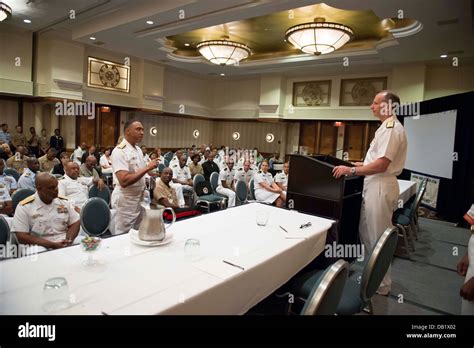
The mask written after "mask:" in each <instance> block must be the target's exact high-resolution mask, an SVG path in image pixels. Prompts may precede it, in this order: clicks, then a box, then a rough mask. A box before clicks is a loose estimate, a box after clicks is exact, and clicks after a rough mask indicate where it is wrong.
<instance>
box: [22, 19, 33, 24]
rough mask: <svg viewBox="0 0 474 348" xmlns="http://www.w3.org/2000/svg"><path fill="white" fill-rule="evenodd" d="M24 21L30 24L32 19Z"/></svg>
mask: <svg viewBox="0 0 474 348" xmlns="http://www.w3.org/2000/svg"><path fill="white" fill-rule="evenodd" d="M23 22H25V23H28V24H30V23H31V20H29V19H24V20H23Z"/></svg>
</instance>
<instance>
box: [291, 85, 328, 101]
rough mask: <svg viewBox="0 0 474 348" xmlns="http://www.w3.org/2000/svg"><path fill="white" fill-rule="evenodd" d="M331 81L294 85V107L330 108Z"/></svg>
mask: <svg viewBox="0 0 474 348" xmlns="http://www.w3.org/2000/svg"><path fill="white" fill-rule="evenodd" d="M330 104H331V81H330V80H327V81H305V82H295V83H294V84H293V106H313V107H314V106H330Z"/></svg>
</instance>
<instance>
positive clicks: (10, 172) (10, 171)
mask: <svg viewBox="0 0 474 348" xmlns="http://www.w3.org/2000/svg"><path fill="white" fill-rule="evenodd" d="M3 173H4V174H5V175H11V176H13V177H14V178H15V180H16V181H17V182H18V180H20V173H18V172H17V171H16V169H14V168H5V169H4V170H3Z"/></svg>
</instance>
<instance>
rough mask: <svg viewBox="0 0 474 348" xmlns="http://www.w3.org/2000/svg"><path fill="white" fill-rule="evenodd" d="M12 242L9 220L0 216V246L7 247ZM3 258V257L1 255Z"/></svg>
mask: <svg viewBox="0 0 474 348" xmlns="http://www.w3.org/2000/svg"><path fill="white" fill-rule="evenodd" d="M9 240H10V226H9V225H8V222H7V220H5V218H4V217H3V216H1V215H0V245H6V244H7V242H8V241H9ZM0 257H1V255H0Z"/></svg>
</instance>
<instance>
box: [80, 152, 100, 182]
mask: <svg viewBox="0 0 474 348" xmlns="http://www.w3.org/2000/svg"><path fill="white" fill-rule="evenodd" d="M96 166H97V158H95V156H88V157H87V158H86V161H85V162H84V163H82V164H81V167H80V170H79V175H80V176H85V177H86V178H90V177H94V178H97V179H99V178H100V176H99V173H98V172H97V170H96V169H95V167H96Z"/></svg>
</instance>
